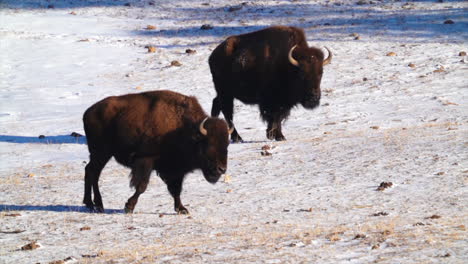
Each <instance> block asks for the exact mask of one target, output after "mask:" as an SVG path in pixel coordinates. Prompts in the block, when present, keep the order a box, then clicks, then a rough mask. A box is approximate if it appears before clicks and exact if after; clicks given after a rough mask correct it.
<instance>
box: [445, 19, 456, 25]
mask: <svg viewBox="0 0 468 264" xmlns="http://www.w3.org/2000/svg"><path fill="white" fill-rule="evenodd" d="M444 24H448V25H451V24H455V22H453V20H451V19H448V20H445V21H444Z"/></svg>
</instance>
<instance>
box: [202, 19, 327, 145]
mask: <svg viewBox="0 0 468 264" xmlns="http://www.w3.org/2000/svg"><path fill="white" fill-rule="evenodd" d="M327 50H328V48H327ZM328 53H329V55H328V58H326V59H324V54H323V52H322V51H321V50H320V49H318V48H314V47H309V46H308V45H307V41H306V38H305V35H304V32H303V30H302V29H299V28H295V27H286V26H274V27H269V28H266V29H263V30H259V31H255V32H251V33H247V34H243V35H238V36H231V37H228V38H227V39H226V40H225V41H224V42H222V43H221V44H220V45H219V46H218V47H216V49H215V50H214V51H213V52H212V54H211V56H210V58H209V64H210V69H211V74H212V76H213V82H214V86H215V89H216V93H217V96H216V97H215V98H214V99H213V106H212V108H211V115H212V116H214V117H217V116H218V115H219V113H220V111H222V112H223V114H224V117H225V118H226V121H227V122H228V124H229V127H231V128H233V129H234V131H233V133H232V134H231V139H232V140H233V141H234V142H238V141H242V138H241V137H240V136H239V134H238V133H237V131H236V130H235V128H234V123H233V100H234V98H235V99H238V100H240V101H242V102H243V103H246V104H258V105H259V108H260V115H261V117H262V119H263V120H264V121H266V122H267V123H268V128H267V130H266V134H267V138H268V139H275V140H285V137H284V136H283V133H282V131H281V122H282V121H283V120H284V119H286V118H287V117H288V116H289V113H290V110H291V108H293V107H294V106H295V105H297V104H302V106H304V107H305V108H307V109H313V108H315V107H316V106H318V105H319V103H320V81H321V79H322V72H323V66H324V65H326V64H328V63H330V62H331V59H332V53H331V52H330V50H328Z"/></svg>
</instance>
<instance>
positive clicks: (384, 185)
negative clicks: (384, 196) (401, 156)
mask: <svg viewBox="0 0 468 264" xmlns="http://www.w3.org/2000/svg"><path fill="white" fill-rule="evenodd" d="M392 186H393V183H392V182H381V183H380V185H379V187H378V188H377V191H383V190H385V189H387V188H390V187H392Z"/></svg>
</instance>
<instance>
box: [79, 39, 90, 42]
mask: <svg viewBox="0 0 468 264" xmlns="http://www.w3.org/2000/svg"><path fill="white" fill-rule="evenodd" d="M78 42H89V39H80V40H78Z"/></svg>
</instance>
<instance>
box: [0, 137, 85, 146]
mask: <svg viewBox="0 0 468 264" xmlns="http://www.w3.org/2000/svg"><path fill="white" fill-rule="evenodd" d="M0 142H8V143H35V144H86V137H84V136H81V137H73V136H70V135H60V136H45V137H44V138H39V137H25V136H10V135H0Z"/></svg>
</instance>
